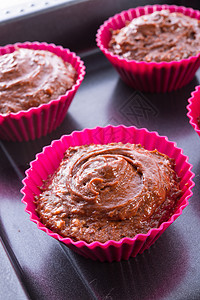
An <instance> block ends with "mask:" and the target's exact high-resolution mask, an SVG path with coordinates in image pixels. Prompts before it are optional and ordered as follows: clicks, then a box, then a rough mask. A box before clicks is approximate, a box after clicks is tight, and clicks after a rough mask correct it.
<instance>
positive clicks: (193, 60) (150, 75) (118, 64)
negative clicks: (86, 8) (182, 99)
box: [96, 5, 200, 92]
mask: <svg viewBox="0 0 200 300" xmlns="http://www.w3.org/2000/svg"><path fill="white" fill-rule="evenodd" d="M162 9H168V10H170V12H181V13H183V14H184V15H187V16H190V17H192V18H196V19H200V12H199V11H197V10H193V9H192V8H186V7H183V6H176V5H152V6H150V5H147V6H144V7H137V8H134V9H129V10H127V11H122V12H121V13H120V14H117V15H115V16H114V17H111V18H109V19H108V20H107V21H105V22H104V24H103V25H102V26H101V27H100V28H99V30H98V32H97V39H96V41H97V45H98V47H99V48H100V49H101V51H102V52H103V53H104V54H105V56H106V57H107V59H108V60H109V61H110V62H111V64H112V65H113V66H114V67H115V68H116V70H117V71H118V73H119V74H120V76H121V78H122V80H123V81H124V82H125V83H127V84H128V85H130V86H131V87H133V88H134V89H138V90H141V91H144V92H169V91H172V90H176V89H179V88H181V87H183V86H184V85H186V84H187V83H189V82H190V81H191V80H192V79H193V77H194V75H195V73H196V71H197V69H198V68H199V66H200V59H199V56H200V54H198V55H197V56H193V57H190V58H188V59H182V60H180V61H171V62H159V63H157V62H144V61H141V62H139V61H135V60H126V59H124V58H122V57H119V56H117V55H114V54H113V53H112V52H110V51H108V44H109V41H110V39H111V29H114V30H115V29H120V28H122V27H124V26H125V25H126V23H127V21H131V20H132V19H134V18H136V17H139V16H142V15H145V14H150V13H152V12H154V11H160V10H162Z"/></svg>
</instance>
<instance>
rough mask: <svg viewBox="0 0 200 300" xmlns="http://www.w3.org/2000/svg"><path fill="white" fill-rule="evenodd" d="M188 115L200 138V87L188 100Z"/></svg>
mask: <svg viewBox="0 0 200 300" xmlns="http://www.w3.org/2000/svg"><path fill="white" fill-rule="evenodd" d="M188 102H189V104H188V106H187V109H188V113H187V116H188V118H189V122H190V124H191V125H192V127H193V128H194V130H195V131H196V133H197V134H198V135H199V136H200V86H199V85H198V86H196V88H195V91H194V92H192V94H191V97H190V98H189V99H188Z"/></svg>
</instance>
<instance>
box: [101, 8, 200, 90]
mask: <svg viewBox="0 0 200 300" xmlns="http://www.w3.org/2000/svg"><path fill="white" fill-rule="evenodd" d="M199 17H200V12H199V11H195V10H193V9H191V8H185V7H182V6H181V7H178V6H175V5H171V6H170V5H153V6H144V7H137V8H135V9H130V10H128V11H123V12H122V13H120V14H117V15H115V16H114V17H111V18H110V19H109V20H108V21H106V22H105V23H104V24H103V25H102V26H101V27H100V29H99V30H98V34H97V45H98V46H99V48H100V49H101V50H102V51H103V53H104V54H105V55H106V57H107V58H108V59H109V60H110V62H111V63H112V64H113V66H114V67H115V68H116V69H117V71H118V72H119V73H120V75H121V77H122V79H123V80H124V81H125V82H126V83H127V84H129V85H131V86H132V87H134V88H136V89H139V90H142V91H147V92H166V91H171V90H176V89H178V88H181V87H182V86H184V85H186V84H187V83H188V82H189V81H191V80H192V78H193V77H194V75H195V72H196V70H197V69H198V67H199V65H200V63H199V59H198V58H199V53H200V22H199V20H198V18H199Z"/></svg>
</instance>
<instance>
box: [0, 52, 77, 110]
mask: <svg viewBox="0 0 200 300" xmlns="http://www.w3.org/2000/svg"><path fill="white" fill-rule="evenodd" d="M76 78H77V73H76V70H75V69H74V68H73V67H72V65H71V64H69V63H67V62H65V61H64V60H63V59H62V58H61V57H59V56H57V55H56V54H54V53H52V52H50V51H46V50H33V49H25V48H18V49H16V51H14V52H12V53H8V54H4V55H1V56H0V113H1V114H5V115H6V114H9V113H10V112H14V113H16V112H18V111H21V110H28V109H29V108H31V107H37V106H39V105H40V104H43V103H47V102H49V101H50V100H53V99H57V98H58V97H59V96H60V95H64V94H65V93H66V91H67V90H69V89H71V88H72V86H73V85H74V84H75V82H76Z"/></svg>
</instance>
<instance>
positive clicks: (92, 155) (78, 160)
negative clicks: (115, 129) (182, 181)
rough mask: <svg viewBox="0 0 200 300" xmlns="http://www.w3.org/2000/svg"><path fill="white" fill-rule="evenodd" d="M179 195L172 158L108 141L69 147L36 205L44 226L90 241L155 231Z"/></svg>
mask: <svg viewBox="0 0 200 300" xmlns="http://www.w3.org/2000/svg"><path fill="white" fill-rule="evenodd" d="M180 196H181V191H180V187H179V181H178V177H177V175H176V173H175V171H174V163H173V161H172V160H171V159H170V158H168V157H167V156H166V155H164V154H161V153H159V152H158V151H156V150H155V151H148V150H145V149H144V148H143V147H141V146H140V145H134V144H122V143H111V144H107V145H88V146H80V147H79V146H77V147H71V148H69V149H68V150H67V151H66V153H65V155H64V158H63V160H62V162H61V164H60V166H59V168H58V169H57V171H56V172H55V173H54V174H53V175H52V176H51V178H49V179H48V180H47V181H46V182H45V183H44V186H43V187H42V192H41V194H40V195H39V196H37V197H36V199H35V201H36V207H37V208H36V211H37V213H38V214H39V216H40V219H41V221H42V223H43V224H44V225H45V226H46V227H48V228H50V229H51V230H52V231H54V232H57V233H59V234H60V235H61V236H63V237H70V238H72V239H73V240H74V241H78V240H84V241H86V242H88V243H90V242H93V241H100V242H106V241H107V240H110V239H112V240H117V241H118V240H120V239H121V238H123V237H131V238H133V237H134V236H135V235H136V234H137V233H147V232H148V231H149V230H150V229H151V228H153V227H159V225H160V224H161V223H162V222H164V221H167V220H168V219H169V218H170V216H171V215H172V213H173V212H174V210H175V208H176V203H177V200H178V199H179V198H180Z"/></svg>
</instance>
